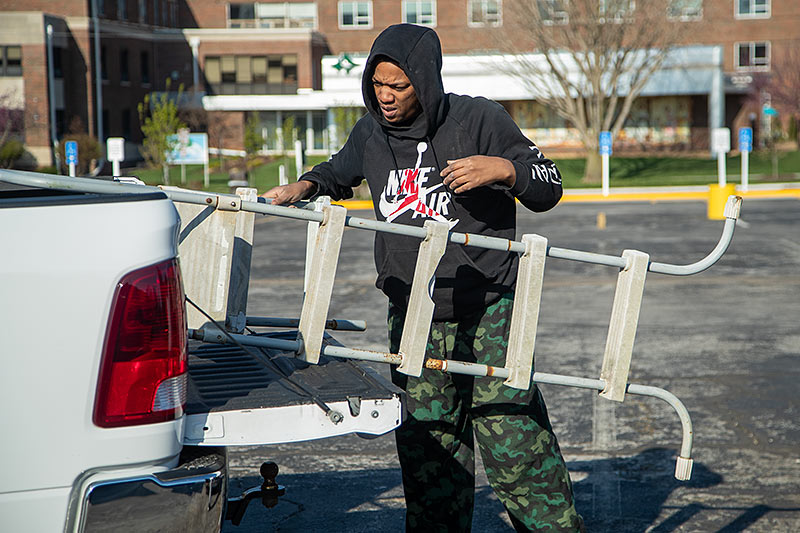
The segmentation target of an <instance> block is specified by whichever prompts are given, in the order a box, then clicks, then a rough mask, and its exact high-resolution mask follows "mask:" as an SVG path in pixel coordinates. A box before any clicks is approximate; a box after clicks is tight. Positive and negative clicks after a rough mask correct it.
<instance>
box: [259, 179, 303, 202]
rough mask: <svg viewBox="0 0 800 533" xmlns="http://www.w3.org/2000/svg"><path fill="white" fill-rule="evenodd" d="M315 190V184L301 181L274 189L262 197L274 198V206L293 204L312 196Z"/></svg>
mask: <svg viewBox="0 0 800 533" xmlns="http://www.w3.org/2000/svg"><path fill="white" fill-rule="evenodd" d="M315 188H316V185H315V184H314V182H312V181H307V180H301V181H297V182H295V183H290V184H289V185H280V186H278V187H273V188H272V189H270V190H268V191H267V192H265V193H264V194H262V195H261V196H263V197H264V198H272V205H284V204H293V203H295V202H299V201H300V200H304V199H305V198H308V197H309V196H311V195H312V194H313V191H314V189H315Z"/></svg>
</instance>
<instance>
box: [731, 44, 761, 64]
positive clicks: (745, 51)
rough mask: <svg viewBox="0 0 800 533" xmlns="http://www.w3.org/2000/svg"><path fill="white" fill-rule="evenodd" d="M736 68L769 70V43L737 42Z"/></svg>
mask: <svg viewBox="0 0 800 533" xmlns="http://www.w3.org/2000/svg"><path fill="white" fill-rule="evenodd" d="M735 46H736V51H735V53H736V68H737V69H740V70H769V43H768V42H751V43H736V45H735Z"/></svg>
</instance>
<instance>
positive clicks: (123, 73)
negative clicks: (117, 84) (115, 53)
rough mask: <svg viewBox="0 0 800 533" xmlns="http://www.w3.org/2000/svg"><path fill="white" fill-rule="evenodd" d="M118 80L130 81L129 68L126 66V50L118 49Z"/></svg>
mask: <svg viewBox="0 0 800 533" xmlns="http://www.w3.org/2000/svg"><path fill="white" fill-rule="evenodd" d="M119 81H121V82H129V81H131V72H130V69H129V68H128V51H127V50H120V51H119Z"/></svg>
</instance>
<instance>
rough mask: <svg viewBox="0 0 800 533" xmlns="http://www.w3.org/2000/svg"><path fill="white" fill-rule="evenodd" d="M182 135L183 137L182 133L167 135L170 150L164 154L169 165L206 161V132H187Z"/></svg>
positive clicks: (193, 163) (200, 163)
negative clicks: (170, 145) (170, 146)
mask: <svg viewBox="0 0 800 533" xmlns="http://www.w3.org/2000/svg"><path fill="white" fill-rule="evenodd" d="M183 135H184V136H183V138H182V134H175V135H169V136H167V139H168V140H169V142H170V143H172V150H171V151H169V152H167V154H166V155H167V162H168V163H169V164H170V165H202V164H204V163H208V134H206V133H187V134H183ZM182 139H183V140H182ZM184 141H185V143H184Z"/></svg>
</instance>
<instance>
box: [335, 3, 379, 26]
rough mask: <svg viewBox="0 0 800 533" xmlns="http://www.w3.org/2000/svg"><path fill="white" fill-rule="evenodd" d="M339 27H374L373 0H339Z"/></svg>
mask: <svg viewBox="0 0 800 533" xmlns="http://www.w3.org/2000/svg"><path fill="white" fill-rule="evenodd" d="M339 28H341V29H353V28H359V29H370V28H372V2H339Z"/></svg>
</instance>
